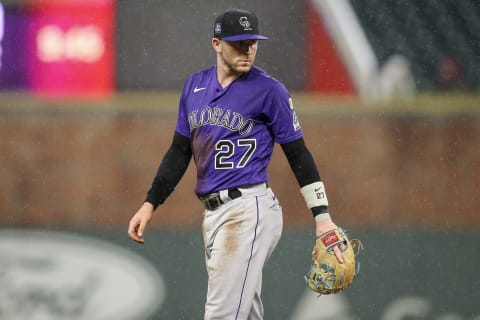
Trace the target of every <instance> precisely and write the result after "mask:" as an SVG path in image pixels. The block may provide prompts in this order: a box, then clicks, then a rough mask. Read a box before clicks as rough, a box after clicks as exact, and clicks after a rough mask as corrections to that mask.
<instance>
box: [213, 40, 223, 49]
mask: <svg viewBox="0 0 480 320" xmlns="http://www.w3.org/2000/svg"><path fill="white" fill-rule="evenodd" d="M212 47H213V50H215V51H216V52H221V51H222V41H221V40H220V39H217V38H212Z"/></svg>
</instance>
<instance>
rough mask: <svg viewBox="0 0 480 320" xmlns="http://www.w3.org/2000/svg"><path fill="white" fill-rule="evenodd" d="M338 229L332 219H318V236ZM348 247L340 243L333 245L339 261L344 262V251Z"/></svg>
mask: <svg viewBox="0 0 480 320" xmlns="http://www.w3.org/2000/svg"><path fill="white" fill-rule="evenodd" d="M334 229H337V225H336V224H335V223H333V221H332V220H331V219H327V220H323V221H317V222H316V234H317V237H318V236H320V235H322V234H324V233H325V232H328V231H330V230H334ZM345 249H346V247H345V245H344V244H343V243H342V244H339V245H338V246H335V247H333V253H335V256H336V257H337V260H338V262H340V263H343V262H344V260H343V256H342V252H343V251H344V250H345Z"/></svg>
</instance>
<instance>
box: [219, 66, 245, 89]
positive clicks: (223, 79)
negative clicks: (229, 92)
mask: <svg viewBox="0 0 480 320" xmlns="http://www.w3.org/2000/svg"><path fill="white" fill-rule="evenodd" d="M242 74H243V73H242V72H235V71H234V70H231V69H229V68H225V67H223V68H222V67H221V66H217V80H218V83H220V85H221V86H222V88H226V87H227V86H228V85H229V84H230V83H232V82H233V81H235V80H236V79H238V77H240V76H241V75H242Z"/></svg>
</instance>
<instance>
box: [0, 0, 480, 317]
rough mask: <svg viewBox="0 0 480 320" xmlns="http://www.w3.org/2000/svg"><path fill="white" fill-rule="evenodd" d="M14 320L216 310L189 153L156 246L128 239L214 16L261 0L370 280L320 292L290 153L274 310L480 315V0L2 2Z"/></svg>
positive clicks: (4, 162) (159, 223) (151, 240)
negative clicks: (310, 272) (210, 305)
mask: <svg viewBox="0 0 480 320" xmlns="http://www.w3.org/2000/svg"><path fill="white" fill-rule="evenodd" d="M0 2H1V3H2V4H3V6H0V8H3V9H0V48H1V49H0V65H1V69H0V137H1V138H0V150H1V153H0V178H1V179H0V319H6V320H11V319H29V320H37V319H52V320H55V319H95V320H109V319H125V320H128V319H146V320H147V319H198V318H200V317H201V314H202V310H203V303H204V294H205V290H206V275H205V270H204V264H203V252H202V246H203V245H202V238H201V231H200V229H201V214H202V208H201V205H200V203H199V202H198V201H197V200H196V199H195V196H194V194H193V190H192V189H193V183H194V179H195V177H194V170H193V168H192V167H190V168H189V169H188V171H187V174H186V176H185V177H184V179H183V180H182V181H181V182H180V184H179V186H178V187H177V190H176V192H175V193H174V194H173V195H172V196H171V197H170V198H169V199H168V200H167V202H166V203H165V205H164V206H163V207H160V209H159V210H158V213H157V216H156V218H155V220H154V221H153V222H152V226H151V227H150V228H151V229H150V230H149V232H148V234H147V235H146V241H147V244H146V245H145V246H143V247H141V246H138V245H136V244H134V243H132V242H130V241H129V240H128V239H127V234H126V230H127V225H128V221H129V219H130V217H131V216H132V215H133V213H134V212H135V210H136V209H137V208H138V207H139V205H140V204H141V202H142V201H143V199H144V196H145V193H146V191H147V189H148V187H149V185H150V182H151V179H152V178H153V175H154V173H155V170H156V168H157V166H158V163H159V161H160V157H161V156H162V155H163V152H164V151H165V150H166V148H167V147H168V145H169V143H170V139H171V137H172V133H173V129H174V126H175V120H176V106H177V99H178V96H179V93H180V89H181V87H182V84H183V81H184V80H185V78H186V77H187V76H188V74H190V73H191V72H194V71H197V70H199V69H201V68H205V67H208V66H210V65H212V64H213V63H214V58H213V54H212V51H211V48H210V44H209V42H210V38H211V36H212V32H211V29H212V21H213V20H214V18H215V16H216V15H218V14H219V13H221V12H222V11H223V10H225V9H226V8H229V7H241V8H245V9H249V10H252V11H254V12H256V13H257V15H258V16H259V18H260V29H261V32H262V33H264V34H266V35H268V36H269V37H270V38H271V40H269V41H268V42H265V43H261V45H260V50H259V54H258V58H257V64H258V65H259V66H260V67H262V68H265V69H266V70H267V71H269V72H270V73H271V74H272V75H273V76H275V77H276V78H278V79H279V80H281V81H282V82H284V83H285V84H286V85H287V87H288V88H289V90H290V91H291V93H292V96H293V98H294V104H295V107H296V109H297V113H298V114H299V117H300V120H301V123H302V127H303V130H304V133H305V135H306V137H307V139H308V140H307V141H308V142H309V146H310V148H311V150H312V153H313V154H314V156H315V158H316V159H317V163H318V165H319V168H320V171H321V175H322V177H323V180H325V181H326V185H327V188H328V191H329V197H330V201H331V211H332V215H333V216H334V217H335V220H336V222H337V223H338V224H340V225H342V226H345V227H346V228H347V229H348V230H350V233H351V235H352V236H355V237H360V238H361V239H362V240H363V241H364V245H365V247H366V250H365V252H364V253H363V255H362V256H361V258H360V259H361V263H362V267H361V268H362V269H361V274H360V276H359V277H358V280H357V282H356V283H355V284H354V285H353V286H352V287H351V288H350V289H349V290H348V291H346V292H345V293H342V294H339V295H335V296H331V297H320V298H317V297H316V296H315V295H313V294H312V293H310V292H308V291H306V289H305V285H304V282H303V278H302V277H303V274H304V273H305V272H306V271H307V268H308V261H309V255H310V249H309V248H310V247H311V246H312V245H313V229H312V227H313V226H312V225H313V222H312V219H311V216H310V214H309V212H308V210H307V209H306V208H305V206H304V204H303V200H302V199H301V198H300V195H299V192H298V190H297V187H295V186H296V182H295V181H294V178H293V175H292V174H290V171H289V169H288V164H287V162H286V160H285V159H284V157H283V155H282V154H281V152H278V150H277V151H276V152H275V154H274V159H273V162H272V165H271V167H270V178H271V184H272V186H273V189H274V190H275V191H276V192H277V194H278V196H279V198H280V201H281V203H282V205H283V207H284V215H285V231H284V237H283V239H282V240H281V242H280V244H279V247H278V250H277V251H276V253H275V254H274V256H273V257H272V260H271V262H270V263H269V265H268V266H267V268H266V270H265V276H264V278H265V284H264V303H265V319H266V320H268V319H272V320H273V319H276V320H278V319H289V320H329V319H349V320H350V319H362V320H371V319H379V320H400V319H405V320H407V319H432V320H433V319H435V320H480V307H479V305H478V298H479V295H480V280H478V277H477V276H476V273H475V271H476V270H477V269H478V266H479V265H480V252H479V246H478V243H480V242H479V241H480V232H479V230H480V215H479V214H478V210H479V208H480V196H479V195H480V117H479V112H480V99H479V97H480V95H479V93H480V2H478V1H476V0H424V1H414V0H400V1H398V0H350V1H348V0H302V1H286V0H281V1H274V2H273V1H272V2H269V3H265V2H256V1H247V0H243V1H220V0H213V1H208V2H198V1H172V0H164V1H153V0H152V1H150V0H142V1H133V0H130V1H127V0H117V1H114V0H36V1H35V0H30V1H29V0H24V1H13V0H11V1H6V0H0Z"/></svg>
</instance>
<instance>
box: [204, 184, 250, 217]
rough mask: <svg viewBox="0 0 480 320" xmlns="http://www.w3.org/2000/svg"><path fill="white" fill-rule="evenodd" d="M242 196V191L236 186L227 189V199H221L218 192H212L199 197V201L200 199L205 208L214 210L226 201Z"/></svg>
mask: <svg viewBox="0 0 480 320" xmlns="http://www.w3.org/2000/svg"><path fill="white" fill-rule="evenodd" d="M241 196H242V192H241V191H240V190H239V189H238V188H233V189H228V199H224V200H222V199H221V198H220V193H219V192H214V193H210V194H207V195H206V196H202V197H200V198H199V199H200V201H202V203H203V205H204V206H205V209H207V210H210V211H212V210H215V209H217V208H218V207H220V206H221V205H222V204H225V203H227V202H228V201H231V200H233V199H236V198H239V197H241Z"/></svg>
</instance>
